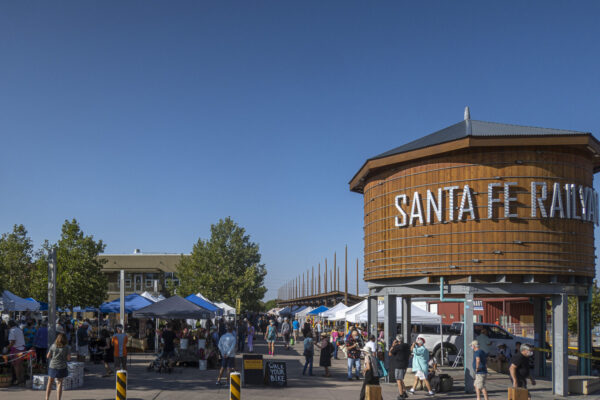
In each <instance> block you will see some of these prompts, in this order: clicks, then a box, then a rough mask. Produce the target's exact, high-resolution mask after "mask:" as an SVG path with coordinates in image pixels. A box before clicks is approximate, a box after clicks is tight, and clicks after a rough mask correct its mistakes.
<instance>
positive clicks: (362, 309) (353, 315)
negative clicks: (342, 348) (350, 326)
mask: <svg viewBox="0 0 600 400" xmlns="http://www.w3.org/2000/svg"><path fill="white" fill-rule="evenodd" d="M367 309H368V303H367V300H363V301H361V302H360V303H358V304H357V305H356V306H354V308H352V309H350V310H347V311H346V313H345V314H344V317H343V318H342V319H344V320H346V321H348V322H352V323H355V322H364V321H360V319H359V318H358V316H359V315H362V314H363V313H365V314H366V312H367Z"/></svg>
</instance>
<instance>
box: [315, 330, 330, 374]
mask: <svg viewBox="0 0 600 400" xmlns="http://www.w3.org/2000/svg"><path fill="white" fill-rule="evenodd" d="M317 347H318V348H319V349H321V355H320V357H319V366H320V367H323V368H325V376H326V377H330V376H331V374H330V373H329V367H331V357H333V345H332V344H331V342H329V336H328V335H327V334H326V333H325V332H323V333H322V334H321V341H320V342H319V343H318V344H317Z"/></svg>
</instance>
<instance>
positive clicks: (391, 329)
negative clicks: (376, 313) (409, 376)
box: [383, 294, 398, 369]
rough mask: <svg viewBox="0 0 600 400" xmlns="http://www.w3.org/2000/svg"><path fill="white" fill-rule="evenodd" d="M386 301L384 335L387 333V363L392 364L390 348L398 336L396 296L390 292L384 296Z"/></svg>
mask: <svg viewBox="0 0 600 400" xmlns="http://www.w3.org/2000/svg"><path fill="white" fill-rule="evenodd" d="M384 301H385V314H384V317H383V318H384V320H383V324H384V335H385V351H384V353H385V365H386V366H387V367H388V369H389V366H390V357H389V354H388V353H389V348H390V346H391V345H392V342H393V341H394V338H395V337H396V332H397V329H396V316H397V315H398V313H397V312H396V296H394V295H393V294H388V295H386V296H385V297H384Z"/></svg>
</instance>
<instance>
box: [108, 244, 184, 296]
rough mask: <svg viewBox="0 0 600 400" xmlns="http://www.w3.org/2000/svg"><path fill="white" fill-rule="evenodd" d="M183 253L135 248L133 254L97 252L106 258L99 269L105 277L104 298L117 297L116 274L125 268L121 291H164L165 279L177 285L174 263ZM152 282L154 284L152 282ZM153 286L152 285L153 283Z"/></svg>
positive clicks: (126, 292) (117, 277)
mask: <svg viewBox="0 0 600 400" xmlns="http://www.w3.org/2000/svg"><path fill="white" fill-rule="evenodd" d="M182 256H183V257H186V256H188V255H187V254H183V255H182V254H166V253H154V254H146V253H142V252H141V251H140V250H138V249H136V250H135V251H134V252H133V254H101V255H100V256H99V257H100V258H104V259H106V260H108V262H107V263H106V264H104V266H103V268H102V271H103V272H104V273H105V274H106V275H107V277H108V301H111V300H114V299H116V298H118V297H119V291H120V281H119V273H120V271H121V270H125V294H126V295H127V294H131V293H138V294H141V293H143V292H146V291H147V292H154V291H155V287H156V289H157V291H158V292H159V293H162V294H166V285H167V282H172V283H173V284H174V285H178V284H179V280H178V279H177V275H176V272H177V268H176V266H177V263H178V262H179V260H180V259H181V257H182ZM155 281H156V283H155ZM155 285H156V286H155Z"/></svg>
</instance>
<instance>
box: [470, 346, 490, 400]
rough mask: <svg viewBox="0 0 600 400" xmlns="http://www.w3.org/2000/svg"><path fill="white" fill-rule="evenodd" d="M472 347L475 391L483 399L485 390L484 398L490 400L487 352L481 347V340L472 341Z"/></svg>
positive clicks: (478, 399) (479, 399)
mask: <svg viewBox="0 0 600 400" xmlns="http://www.w3.org/2000/svg"><path fill="white" fill-rule="evenodd" d="M471 348H472V349H473V371H475V393H476V395H477V400H481V392H483V398H484V399H485V400H488V393H487V389H486V387H485V383H486V381H487V373H488V371H487V365H486V364H487V354H486V353H485V352H484V351H483V350H481V349H480V348H479V342H478V341H477V340H473V342H471Z"/></svg>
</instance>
